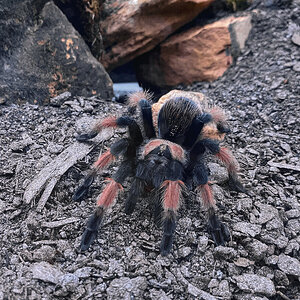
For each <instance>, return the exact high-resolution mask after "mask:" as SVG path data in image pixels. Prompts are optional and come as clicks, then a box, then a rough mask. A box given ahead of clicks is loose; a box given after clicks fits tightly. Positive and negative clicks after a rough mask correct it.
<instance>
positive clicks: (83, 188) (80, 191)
mask: <svg viewBox="0 0 300 300" xmlns="http://www.w3.org/2000/svg"><path fill="white" fill-rule="evenodd" d="M94 178H95V176H94V174H90V175H88V176H87V177H86V178H85V179H84V182H83V183H82V185H80V186H79V187H78V188H77V190H76V192H75V193H74V195H73V198H72V199H73V201H81V200H82V199H83V198H84V197H85V196H86V195H87V193H88V191H89V187H90V186H91V185H92V183H93V181H94Z"/></svg>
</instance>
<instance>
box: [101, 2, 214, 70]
mask: <svg viewBox="0 0 300 300" xmlns="http://www.w3.org/2000/svg"><path fill="white" fill-rule="evenodd" d="M212 1H213V0H146V1H121V0H116V1H109V2H107V3H105V4H104V6H103V12H102V14H103V15H104V20H103V21H102V22H101V28H102V31H103V42H104V47H105V52H104V55H103V57H102V60H101V61H102V63H103V65H104V66H105V67H106V68H108V69H113V68H115V67H117V66H120V65H122V64H124V63H126V62H128V61H130V60H132V59H133V58H135V57H137V56H139V55H141V54H143V53H145V52H148V51H149V50H151V49H153V48H154V47H155V46H156V45H158V44H159V43H160V42H162V41H163V40H164V39H165V38H166V37H167V36H169V35H170V34H171V33H173V32H174V31H175V30H176V29H178V28H179V27H181V26H182V25H184V24H186V23H187V22H189V21H191V20H192V19H193V18H195V17H196V16H197V15H198V14H199V13H200V12H201V11H203V10H204V9H205V8H206V7H208V5H209V4H210V3H211V2H212ZM106 16H107V17H106Z"/></svg>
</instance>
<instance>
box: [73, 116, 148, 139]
mask: <svg viewBox="0 0 300 300" xmlns="http://www.w3.org/2000/svg"><path fill="white" fill-rule="evenodd" d="M118 127H128V131H129V135H130V136H132V137H133V139H134V140H135V141H136V142H140V143H142V141H143V136H142V133H141V130H140V127H139V126H138V124H137V123H136V121H135V120H134V119H133V118H131V117H129V116H122V117H119V118H117V117H114V116H110V117H107V118H105V119H103V120H101V121H98V122H97V123H96V124H95V126H94V127H93V128H92V130H91V131H90V132H89V133H85V134H81V135H78V136H77V137H76V139H77V140H78V141H79V142H85V141H87V140H89V139H92V138H94V137H95V136H96V135H97V134H98V133H100V132H101V131H102V130H103V129H105V128H118Z"/></svg>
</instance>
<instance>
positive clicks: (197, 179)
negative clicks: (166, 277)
mask: <svg viewBox="0 0 300 300" xmlns="http://www.w3.org/2000/svg"><path fill="white" fill-rule="evenodd" d="M128 102H129V108H128V113H127V114H126V115H123V116H119V117H116V116H111V117H107V118H105V119H102V120H100V121H98V122H96V124H95V126H94V128H93V129H92V130H91V131H90V132H89V133H86V134H82V135H79V136H77V140H78V141H80V142H84V141H87V140H90V139H92V138H93V137H95V136H96V135H97V134H99V133H101V131H102V130H103V129H104V128H120V127H127V128H128V135H127V137H126V138H123V139H120V140H118V141H117V142H115V143H114V144H112V145H111V147H110V149H109V150H108V151H106V152H105V153H104V154H102V155H101V156H100V157H99V159H98V160H97V161H96V162H95V163H94V165H93V167H92V169H91V171H90V173H89V174H88V175H87V176H86V177H85V179H84V181H83V183H82V185H81V186H79V188H78V189H77V190H76V192H75V194H74V196H73V199H74V200H75V201H80V200H81V199H82V198H83V197H84V196H86V194H87V192H88V188H89V187H90V186H91V184H92V182H93V180H94V177H95V176H96V174H97V173H99V172H101V171H102V170H103V169H104V168H107V167H108V166H109V165H110V163H112V162H113V161H114V160H115V159H117V158H121V159H120V160H121V161H120V165H119V168H118V170H117V171H116V173H115V174H113V175H112V178H109V182H108V183H107V185H106V186H105V188H104V189H103V191H102V193H101V194H100V195H99V198H98V200H97V205H96V209H95V212H94V213H93V214H92V216H91V217H90V218H89V220H88V222H87V226H86V229H85V231H84V233H83V236H82V240H81V245H80V247H81V250H82V251H85V250H87V249H88V248H89V247H90V245H91V243H92V242H93V241H94V239H95V238H96V236H97V232H98V229H99V226H100V224H101V221H102V219H103V215H104V213H105V211H106V210H107V209H108V208H109V207H111V206H112V205H113V203H114V201H115V199H116V198H117V196H118V193H119V192H120V191H121V190H122V189H123V187H122V184H123V183H124V181H125V180H126V179H127V178H128V177H129V178H130V179H129V181H130V182H131V185H130V189H129V192H128V197H127V199H125V212H126V213H127V214H131V213H132V212H133V210H134V208H135V206H136V203H137V201H138V200H139V199H140V198H141V197H142V196H143V195H144V194H145V191H153V192H152V193H151V195H153V197H154V199H153V200H154V201H153V203H154V210H153V211H154V219H155V220H156V221H158V220H161V224H162V231H163V233H162V240H161V244H160V253H161V254H162V255H167V254H168V253H169V252H170V250H171V248H172V243H173V235H174V232H175V227H176V215H177V211H178V209H179V208H180V203H181V200H182V197H183V194H184V195H185V198H188V193H189V192H191V191H197V195H199V196H200V198H201V199H202V203H203V206H204V207H205V208H206V210H207V215H208V231H209V233H210V234H211V236H212V239H213V240H214V242H215V244H216V245H224V244H225V242H226V241H228V240H229V238H230V234H229V231H228V229H227V227H226V225H225V224H223V223H222V222H220V221H219V219H218V217H217V213H216V205H215V200H214V198H213V193H212V190H211V187H210V185H209V182H208V175H209V174H208V172H209V170H208V168H207V166H206V162H205V159H206V158H207V157H208V156H207V155H206V153H210V154H212V155H215V156H216V157H217V158H218V159H219V160H220V161H221V162H222V163H223V164H224V165H225V166H226V168H227V170H228V175H229V183H230V185H231V186H232V187H233V188H234V189H235V190H237V191H240V192H245V189H244V187H243V185H242V184H241V183H240V181H239V179H238V175H237V172H238V163H237V161H236V159H235V158H234V156H233V155H232V153H231V151H230V150H228V149H227V148H225V147H221V146H220V143H221V142H222V141H223V140H224V137H225V134H226V133H227V132H229V129H228V128H227V123H226V117H225V113H224V111H223V110H222V109H220V108H219V107H216V106H211V105H209V103H208V99H207V98H206V97H205V96H204V95H203V94H201V93H196V92H185V91H179V90H173V91H171V92H169V93H168V94H166V95H164V96H162V97H161V98H160V99H159V101H158V102H157V103H155V104H153V105H151V104H150V97H149V95H148V94H147V93H146V92H138V93H134V94H132V95H129V101H128Z"/></svg>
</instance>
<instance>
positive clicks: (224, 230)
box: [207, 214, 230, 246]
mask: <svg viewBox="0 0 300 300" xmlns="http://www.w3.org/2000/svg"><path fill="white" fill-rule="evenodd" d="M207 231H208V232H209V233H210V235H211V236H212V239H213V241H214V242H215V244H216V245H217V246H224V245H225V243H226V242H228V241H229V240H230V232H229V230H228V227H227V226H226V225H225V224H224V223H222V222H221V221H220V220H219V219H218V217H217V216H216V215H215V214H213V215H211V216H210V217H209V220H208V225H207Z"/></svg>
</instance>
